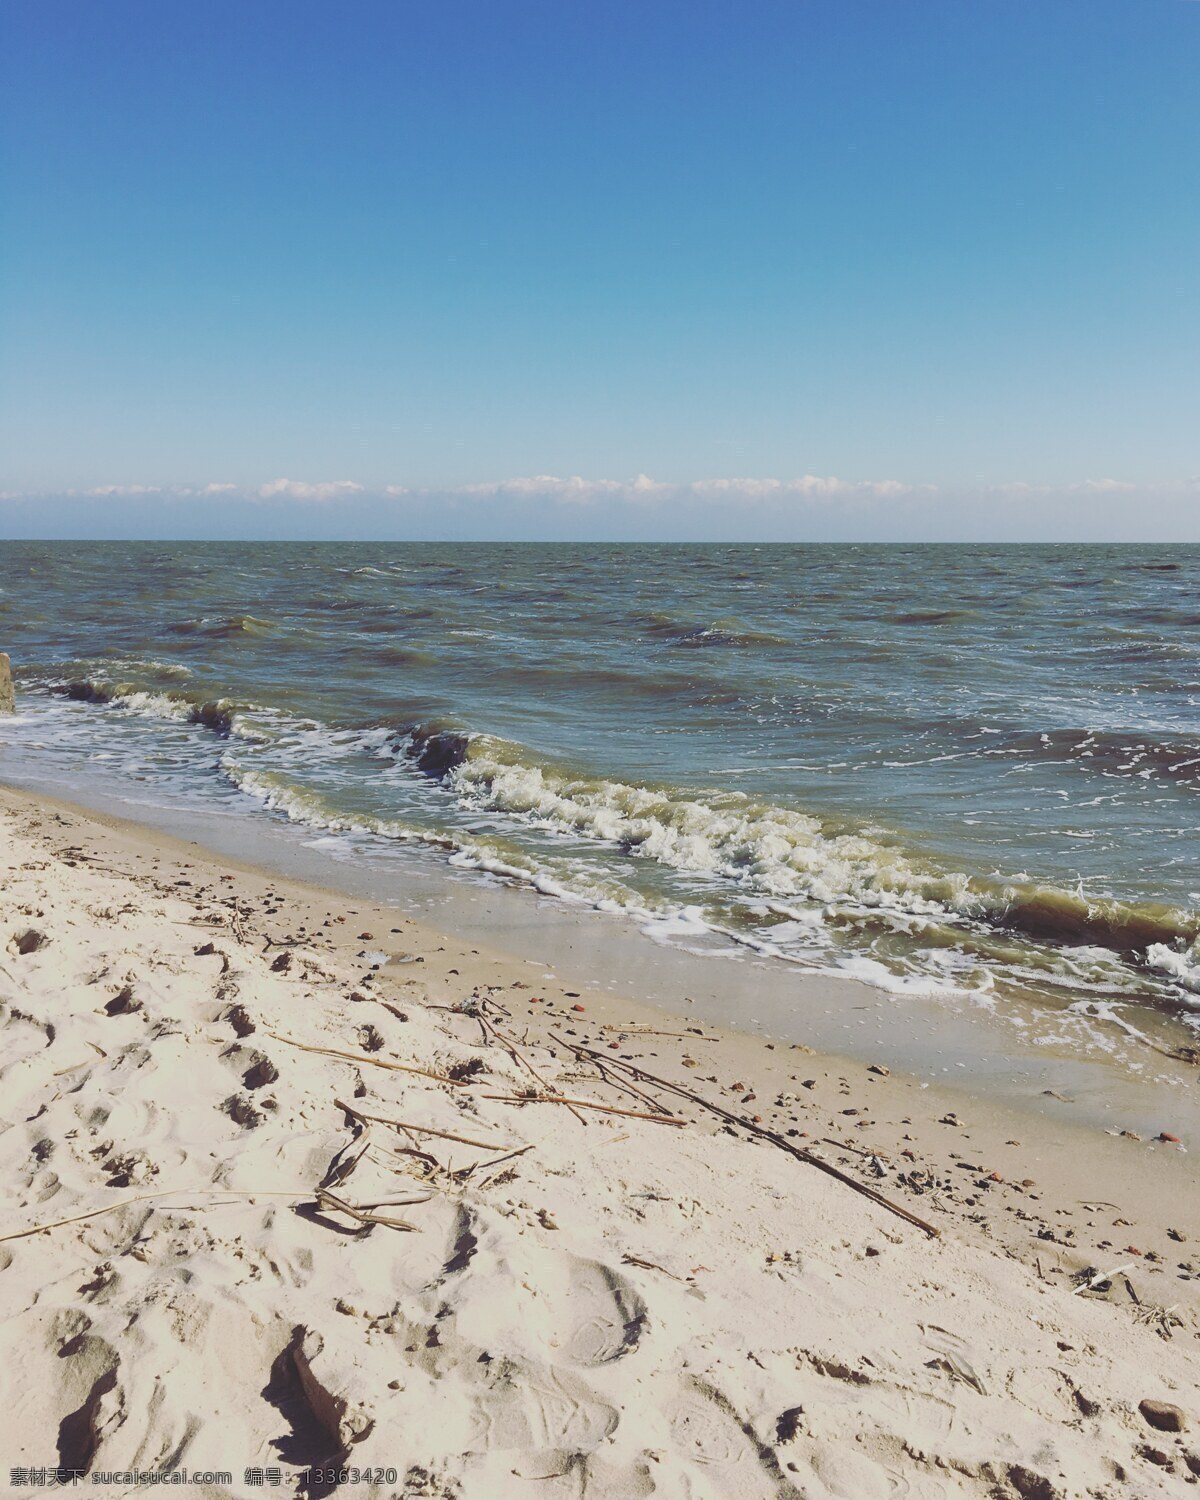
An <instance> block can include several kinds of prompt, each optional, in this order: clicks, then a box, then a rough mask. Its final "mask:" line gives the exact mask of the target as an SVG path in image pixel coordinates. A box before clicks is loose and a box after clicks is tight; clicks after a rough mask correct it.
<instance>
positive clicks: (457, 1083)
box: [267, 1031, 467, 1089]
mask: <svg viewBox="0 0 1200 1500" xmlns="http://www.w3.org/2000/svg"><path fill="white" fill-rule="evenodd" d="M267 1035H268V1036H269V1037H273V1038H274V1039H275V1041H277V1042H286V1043H287V1045H288V1046H289V1047H299V1049H300V1051H301V1052H320V1053H322V1054H323V1055H324V1056H325V1057H340V1058H344V1059H345V1061H346V1062H352V1063H361V1064H363V1065H364V1066H366V1067H368V1068H386V1069H387V1070H388V1071H389V1072H390V1073H419V1074H420V1075H421V1077H422V1078H432V1079H434V1080H435V1081H436V1082H437V1083H449V1084H452V1085H453V1086H454V1087H455V1088H456V1089H465V1088H466V1087H467V1084H466V1083H464V1082H463V1080H462V1079H461V1078H451V1077H449V1076H448V1075H447V1074H445V1073H433V1072H431V1071H430V1070H429V1069H428V1068H417V1067H413V1065H412V1064H411V1063H398V1062H387V1061H386V1060H385V1059H384V1058H380V1057H363V1056H361V1055H360V1054H359V1053H357V1052H339V1051H338V1050H337V1048H336V1047H313V1046H311V1045H310V1044H309V1043H308V1042H298V1041H296V1040H295V1038H294V1037H290V1036H281V1035H280V1033H279V1032H278V1031H268V1032H267Z"/></svg>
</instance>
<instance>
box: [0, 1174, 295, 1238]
mask: <svg viewBox="0 0 1200 1500" xmlns="http://www.w3.org/2000/svg"><path fill="white" fill-rule="evenodd" d="M312 1196H313V1194H312V1192H311V1191H310V1190H308V1189H303V1190H301V1191H298V1192H284V1191H281V1190H279V1189H277V1188H264V1189H263V1190H262V1191H260V1192H252V1191H250V1190H249V1189H246V1188H184V1189H182V1190H180V1189H178V1188H174V1189H162V1190H160V1191H159V1192H157V1193H137V1194H135V1195H134V1197H132V1198H122V1199H121V1201H120V1202H119V1203H107V1204H105V1205H104V1207H103V1208H92V1209H89V1210H88V1211H87V1213H83V1214H72V1215H71V1216H70V1217H69V1218H66V1219H51V1220H50V1221H49V1222H48V1223H45V1224H34V1225H33V1226H32V1228H30V1229H15V1230H13V1231H12V1232H11V1233H9V1234H0V1243H3V1241H5V1240H23V1239H27V1238H28V1237H29V1236H30V1235H34V1234H45V1233H47V1232H48V1231H49V1230H51V1229H61V1228H62V1227H63V1225H65V1224H79V1223H82V1222H83V1220H84V1219H97V1218H99V1217H100V1215H101V1214H113V1213H116V1212H117V1210H118V1209H120V1208H128V1207H129V1206H130V1205H131V1204H133V1203H148V1202H150V1201H151V1200H153V1199H158V1198H202V1197H213V1198H291V1199H293V1200H294V1201H295V1202H297V1203H304V1202H307V1201H308V1200H309V1199H311V1198H312Z"/></svg>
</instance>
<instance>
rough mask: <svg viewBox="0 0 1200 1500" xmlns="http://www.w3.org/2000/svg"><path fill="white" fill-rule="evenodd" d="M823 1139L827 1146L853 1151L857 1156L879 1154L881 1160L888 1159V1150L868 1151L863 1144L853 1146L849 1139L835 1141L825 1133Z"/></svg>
mask: <svg viewBox="0 0 1200 1500" xmlns="http://www.w3.org/2000/svg"><path fill="white" fill-rule="evenodd" d="M821 1139H822V1141H824V1143H825V1144H826V1145H827V1146H836V1147H837V1148H838V1150H839V1151H853V1152H854V1154H855V1156H866V1157H872V1156H877V1157H878V1158H879V1160H880V1161H887V1160H888V1156H887V1152H886V1151H867V1150H865V1149H864V1148H863V1147H862V1146H852V1145H851V1144H850V1142H849V1141H835V1140H834V1138H833V1137H832V1136H831V1135H823V1136H822V1137H821Z"/></svg>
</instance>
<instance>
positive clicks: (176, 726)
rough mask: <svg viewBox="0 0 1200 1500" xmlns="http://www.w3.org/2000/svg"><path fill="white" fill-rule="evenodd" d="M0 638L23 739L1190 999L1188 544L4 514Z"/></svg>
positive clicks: (976, 982)
mask: <svg viewBox="0 0 1200 1500" xmlns="http://www.w3.org/2000/svg"><path fill="white" fill-rule="evenodd" d="M0 647H2V648H3V649H7V650H8V651H9V652H10V653H11V655H12V657H13V660H14V663H15V665H16V668H17V676H18V684H19V688H20V710H21V711H20V713H19V715H18V716H17V718H16V719H13V720H10V721H8V722H6V723H0V754H2V755H3V757H4V759H5V761H6V762H7V764H8V765H9V766H10V768H11V767H16V766H18V765H20V766H21V767H23V768H24V769H25V770H26V771H28V770H30V768H32V769H34V770H36V768H37V767H39V766H40V767H42V768H43V769H45V770H47V771H50V770H53V771H54V774H55V775H56V776H57V777H58V778H59V780H60V781H61V780H63V779H64V778H65V779H66V780H67V781H68V782H70V781H71V780H72V779H74V780H75V781H77V782H79V783H80V784H82V782H83V781H84V780H85V779H89V780H95V781H97V782H100V781H103V782H104V783H105V784H107V785H120V786H121V787H122V788H123V790H124V793H125V795H126V796H127V797H129V798H131V799H132V800H133V801H135V802H136V801H137V800H138V799H139V798H140V799H143V800H148V799H152V800H154V801H155V802H156V803H158V804H159V805H164V804H170V803H172V801H174V802H175V803H177V804H178V805H180V806H183V805H186V806H188V807H192V808H194V807H196V806H205V805H214V806H215V805H218V804H219V805H220V806H221V807H222V808H224V809H226V810H228V809H230V808H235V809H240V810H242V811H244V814H245V816H246V817H247V818H251V819H253V818H276V819H281V818H286V819H290V820H292V821H293V822H295V823H297V824H299V825H300V826H301V827H303V828H306V829H309V830H311V833H312V837H313V838H314V839H319V840H324V841H329V843H330V846H331V847H333V846H334V844H335V843H337V842H340V843H341V844H342V845H344V847H345V849H346V851H347V852H348V853H352V854H356V855H358V856H362V857H372V858H377V857H384V856H385V855H386V856H387V857H392V856H394V857H395V858H396V859H397V861H398V863H397V865H396V871H397V879H401V878H402V874H403V868H404V862H405V860H411V859H422V860H425V861H429V860H450V861H452V862H453V863H454V864H455V865H456V866H457V867H458V868H459V869H470V870H476V871H478V872H479V874H480V877H481V878H485V877H486V878H491V879H502V880H506V881H511V882H514V883H518V884H527V885H529V886H531V887H533V888H535V889H537V890H539V891H542V892H544V893H549V894H552V895H555V896H558V897H560V898H561V899H563V900H566V901H572V902H576V903H579V904H585V905H589V906H593V907H598V908H600V909H602V910H608V911H612V912H619V913H625V914H627V915H628V916H630V917H631V918H632V919H634V920H636V921H638V922H639V923H641V924H642V925H644V926H646V927H647V928H648V929H649V930H652V931H653V932H654V934H655V935H656V936H659V937H661V938H663V939H664V940H666V941H676V942H680V943H683V944H687V945H691V946H694V947H696V948H697V949H698V950H700V951H708V952H720V951H722V950H723V949H725V950H727V949H728V947H729V946H730V945H735V946H736V947H739V948H740V947H746V946H749V947H751V948H754V949H756V950H758V951H759V952H762V953H766V954H770V955H773V956H775V957H777V958H778V959H780V960H782V961H787V962H791V963H795V964H798V965H801V966H806V967H812V968H822V969H833V970H837V971H840V972H846V973H852V974H857V975H859V976H860V977H864V978H867V979H870V980H872V981H874V982H876V983H878V984H881V985H883V986H885V987H888V988H893V989H904V988H906V987H908V988H916V987H922V988H929V987H933V988H937V987H944V988H962V989H969V990H976V991H986V990H988V989H989V988H991V987H995V986H1000V987H1016V988H1019V989H1021V990H1023V991H1024V992H1026V993H1027V994H1029V995H1032V996H1034V997H1035V998H1036V997H1039V996H1041V997H1044V998H1047V999H1050V998H1054V997H1059V998H1061V997H1062V996H1063V995H1065V994H1081V995H1086V996H1090V997H1092V999H1093V1000H1094V1001H1095V1003H1096V1004H1097V1005H1100V1006H1108V1007H1116V1010H1115V1011H1114V1014H1120V1015H1124V1016H1131V1015H1134V1014H1135V1012H1136V1011H1137V1009H1138V1008H1139V1007H1142V1008H1144V1007H1146V1006H1153V1007H1155V1008H1156V1009H1158V1010H1159V1011H1171V1012H1173V1013H1175V1014H1177V1015H1178V1016H1179V1017H1180V1018H1182V1019H1185V1020H1188V1019H1190V1018H1192V1017H1193V1016H1196V1015H1200V1012H1198V1011H1197V1009H1196V1007H1197V1006H1200V948H1198V946H1197V934H1198V932H1200V920H1198V918H1197V912H1196V902H1197V899H1198V897H1197V891H1198V890H1200V865H1198V858H1197V856H1198V855H1200V834H1198V832H1197V818H1196V812H1197V809H1198V808H1200V802H1198V801H1197V795H1198V792H1200V548H1193V547H1147V548H1139V547H1095V546H1089V547H1077V548H1076V547H983V546H978V547H904V546H880V547H863V546H815V547H803V546H777V547H768V546H746V547H734V546H528V545H524V546H507V545H438V544H421V545H414V544H402V543H372V544H355V545H330V544H269V543H263V544H236V545H234V544H222V545H212V544H207V543H205V544H200V543H195V544H161V543H145V544H83V543H53V544H51V543H7V544H4V546H3V549H2V552H0Z"/></svg>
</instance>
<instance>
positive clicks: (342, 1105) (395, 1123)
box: [333, 1099, 508, 1151]
mask: <svg viewBox="0 0 1200 1500" xmlns="http://www.w3.org/2000/svg"><path fill="white" fill-rule="evenodd" d="M333 1102H334V1103H335V1104H336V1105H337V1107H338V1108H339V1109H344V1110H345V1111H346V1113H347V1114H348V1115H353V1117H354V1118H355V1119H356V1120H362V1121H364V1122H367V1121H369V1122H370V1123H371V1124H373V1125H391V1126H392V1127H393V1128H394V1129H396V1130H411V1131H414V1132H415V1133H416V1134H417V1135H436V1136H437V1137H438V1138H439V1139H440V1140H443V1141H457V1142H458V1143H459V1145H460V1146H478V1147H479V1149H480V1150H481V1151H503V1150H505V1149H506V1147H507V1144H508V1143H507V1142H506V1141H475V1140H472V1139H471V1137H470V1136H469V1135H454V1134H452V1133H451V1132H450V1131H449V1130H435V1129H434V1128H433V1126H432V1125H410V1124H408V1122H407V1121H406V1120H392V1119H389V1118H388V1117H387V1116H386V1115H365V1114H363V1112H362V1110H360V1109H355V1108H354V1106H353V1105H352V1104H347V1103H346V1102H345V1101H344V1100H342V1099H335V1100H334V1101H333Z"/></svg>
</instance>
